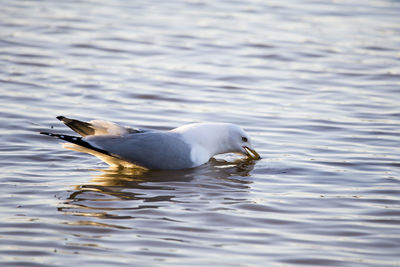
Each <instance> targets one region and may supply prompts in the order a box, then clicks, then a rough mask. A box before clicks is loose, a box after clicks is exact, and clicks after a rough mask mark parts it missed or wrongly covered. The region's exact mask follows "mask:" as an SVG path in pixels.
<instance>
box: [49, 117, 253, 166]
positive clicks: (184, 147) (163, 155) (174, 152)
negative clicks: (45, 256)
mask: <svg viewBox="0 0 400 267" xmlns="http://www.w3.org/2000/svg"><path fill="white" fill-rule="evenodd" d="M57 119H59V120H61V121H62V122H63V123H64V124H65V125H67V126H68V127H70V128H71V129H72V130H74V131H75V132H77V133H78V134H80V135H81V137H78V136H70V135H63V134H54V133H48V132H41V134H45V135H49V136H54V137H57V138H59V139H62V140H65V141H67V142H69V143H68V144H66V145H65V147H66V148H69V149H72V150H76V151H80V152H84V153H89V154H92V155H94V156H96V157H98V158H100V159H101V160H103V161H105V162H106V163H108V164H109V165H111V166H118V167H121V166H122V167H142V168H146V169H163V170H177V169H186V168H193V167H197V166H200V165H202V164H204V163H206V162H207V161H208V160H209V159H210V158H211V157H213V156H214V155H217V154H222V153H228V152H237V153H241V154H245V155H248V157H249V158H251V159H260V155H259V154H258V153H257V152H256V151H255V150H254V149H253V148H252V145H251V141H250V137H249V136H248V134H247V133H246V132H245V131H244V130H243V129H242V128H240V127H239V126H237V125H235V124H230V123H207V122H205V123H193V124H188V125H184V126H182V127H178V128H175V129H172V130H170V131H158V130H141V129H133V128H128V127H122V126H119V125H117V124H115V123H112V122H108V121H101V120H94V121H90V122H83V121H78V120H74V119H69V118H66V117H63V116H59V117H57Z"/></svg>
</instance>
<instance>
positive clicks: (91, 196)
mask: <svg viewBox="0 0 400 267" xmlns="http://www.w3.org/2000/svg"><path fill="white" fill-rule="evenodd" d="M254 164H255V163H254V161H251V160H236V161H233V162H232V161H230V162H227V161H224V160H221V159H218V160H217V159H213V160H211V161H210V162H209V163H208V164H206V165H203V166H201V167H198V168H193V169H187V170H177V171H151V170H144V169H113V168H108V169H96V170H94V171H96V172H98V174H96V175H94V176H93V177H92V179H91V180H90V183H86V184H80V185H76V186H74V190H73V191H72V192H71V193H70V194H69V196H68V197H67V198H66V201H64V203H63V204H62V206H60V207H59V208H58V211H60V212H62V213H64V214H67V215H73V216H84V217H92V218H97V219H132V218H134V216H133V215H132V212H127V211H129V210H140V209H158V208H159V207H160V206H164V205H170V204H172V203H175V202H177V201H188V200H187V196H190V195H193V194H198V195H201V194H203V193H204V191H207V190H213V191H214V190H215V188H218V189H219V190H218V193H221V194H224V192H223V190H226V192H227V193H226V194H227V195H226V197H228V198H231V197H232V195H231V194H232V192H231V191H232V190H237V191H240V192H245V193H247V192H248V189H249V184H251V183H252V182H251V180H248V179H246V178H245V177H247V176H250V172H251V171H252V170H253V168H254ZM221 189H222V191H221ZM177 199H179V200H177ZM126 201H135V202H126ZM168 203H170V204H168ZM74 224H80V225H91V226H100V227H108V226H110V227H112V228H115V227H117V228H118V227H119V226H118V225H114V224H109V223H106V224H104V223H102V222H100V223H99V222H95V223H92V222H91V221H90V222H88V221H84V220H83V221H75V222H74Z"/></svg>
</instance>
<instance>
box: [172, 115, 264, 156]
mask: <svg viewBox="0 0 400 267" xmlns="http://www.w3.org/2000/svg"><path fill="white" fill-rule="evenodd" d="M172 131H173V132H179V133H181V134H182V135H183V136H184V137H185V138H186V140H187V141H188V142H189V143H190V144H192V145H194V146H196V148H197V149H196V153H197V155H192V156H193V158H195V159H196V161H204V162H206V161H208V160H209V159H210V158H211V157H212V156H214V155H217V154H222V153H228V152H236V153H241V154H245V155H248V156H249V158H251V159H260V155H259V154H258V153H257V152H256V151H255V150H254V149H253V148H252V143H251V138H250V136H249V135H248V134H247V133H246V132H245V131H244V130H243V129H242V128H240V127H239V126H238V125H235V124H231V123H208V122H205V123H193V124H188V125H185V126H182V127H179V128H176V129H174V130H172Z"/></svg>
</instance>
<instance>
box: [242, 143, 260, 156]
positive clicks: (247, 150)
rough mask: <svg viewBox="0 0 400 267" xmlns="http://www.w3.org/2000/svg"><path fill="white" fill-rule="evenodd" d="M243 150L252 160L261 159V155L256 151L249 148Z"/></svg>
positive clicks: (245, 147)
mask: <svg viewBox="0 0 400 267" xmlns="http://www.w3.org/2000/svg"><path fill="white" fill-rule="evenodd" d="M243 148H244V150H246V153H247V156H249V158H250V159H261V157H260V154H258V153H257V151H255V150H254V149H251V148H250V147H248V146H244V147H243Z"/></svg>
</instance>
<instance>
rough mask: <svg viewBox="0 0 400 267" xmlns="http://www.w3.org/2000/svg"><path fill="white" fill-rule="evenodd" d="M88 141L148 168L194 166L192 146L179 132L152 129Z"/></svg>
mask: <svg viewBox="0 0 400 267" xmlns="http://www.w3.org/2000/svg"><path fill="white" fill-rule="evenodd" d="M85 140H86V141H87V142H88V143H90V144H91V145H93V146H95V147H98V148H99V149H102V150H104V151H107V152H108V153H110V154H111V155H115V156H116V157H118V158H120V159H123V160H125V161H128V162H132V163H134V164H136V165H139V166H142V167H145V168H149V169H184V168H191V167H193V161H192V160H191V157H190V154H191V147H190V146H189V145H188V144H187V143H186V142H185V141H184V140H183V138H182V137H181V135H180V134H178V133H170V132H158V131H151V132H143V133H132V134H127V135H124V136H91V137H88V138H85Z"/></svg>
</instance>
